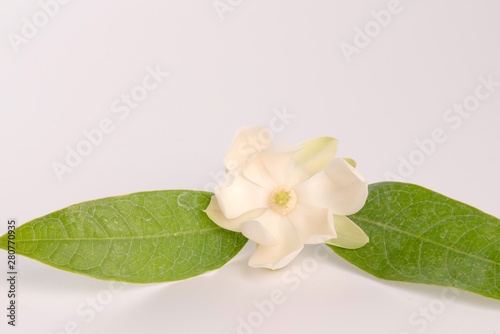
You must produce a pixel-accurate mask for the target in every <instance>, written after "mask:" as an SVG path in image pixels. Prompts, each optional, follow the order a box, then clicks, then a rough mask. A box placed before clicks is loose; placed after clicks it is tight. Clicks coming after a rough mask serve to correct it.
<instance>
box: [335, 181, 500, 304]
mask: <svg viewBox="0 0 500 334" xmlns="http://www.w3.org/2000/svg"><path fill="white" fill-rule="evenodd" d="M369 191H370V193H369V196H368V199H367V202H366V205H365V206H364V208H363V209H362V210H361V211H359V212H358V213H356V214H354V215H352V216H350V217H349V218H351V219H352V220H353V221H354V222H355V223H356V224H358V225H359V226H360V227H361V228H362V229H363V230H364V231H365V232H366V234H367V235H368V236H369V238H370V242H369V243H368V244H367V245H366V246H364V247H362V248H359V249H355V250H349V249H342V248H337V247H335V246H330V247H331V248H332V249H333V250H334V251H335V252H336V253H337V254H338V255H340V256H341V257H343V258H344V259H345V260H347V261H349V262H351V263H352V264H354V265H356V266H357V267H359V268H360V269H363V270H365V271H367V272H368V273H370V274H372V275H374V276H376V277H379V278H383V279H388V280H394V281H402V282H413V283H426V284H433V285H440V286H449V287H455V288H459V289H463V290H468V291H471V292H475V293H478V294H481V295H484V296H487V297H492V298H497V299H500V220H499V219H497V218H495V217H492V216H490V215H488V214H486V213H484V212H482V211H479V210H478V209H475V208H473V207H471V206H469V205H466V204H464V203H461V202H457V201H455V200H453V199H450V198H448V197H445V196H443V195H440V194H438V193H435V192H433V191H431V190H428V189H425V188H422V187H419V186H416V185H412V184H405V183H396V182H382V183H377V184H372V185H370V187H369Z"/></svg>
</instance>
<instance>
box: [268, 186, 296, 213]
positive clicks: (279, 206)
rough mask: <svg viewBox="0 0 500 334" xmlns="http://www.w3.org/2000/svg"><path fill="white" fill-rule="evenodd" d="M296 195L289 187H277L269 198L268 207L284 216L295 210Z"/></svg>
mask: <svg viewBox="0 0 500 334" xmlns="http://www.w3.org/2000/svg"><path fill="white" fill-rule="evenodd" d="M295 205H297V195H296V194H295V191H293V189H292V188H290V187H278V188H276V189H274V190H273V191H272V192H271V195H270V196H269V207H270V208H271V209H273V210H274V211H276V212H277V213H279V214H280V215H282V216H284V215H286V214H288V213H290V212H291V211H292V210H293V209H295Z"/></svg>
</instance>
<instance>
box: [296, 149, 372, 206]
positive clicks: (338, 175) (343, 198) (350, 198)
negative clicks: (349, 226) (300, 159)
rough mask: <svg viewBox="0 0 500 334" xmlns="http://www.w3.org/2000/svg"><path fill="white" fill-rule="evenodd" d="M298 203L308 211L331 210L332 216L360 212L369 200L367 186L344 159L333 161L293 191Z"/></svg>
mask: <svg viewBox="0 0 500 334" xmlns="http://www.w3.org/2000/svg"><path fill="white" fill-rule="evenodd" d="M294 189H295V192H296V194H297V198H298V202H299V203H300V204H302V205H305V206H308V207H321V208H330V209H331V210H332V212H333V214H336V215H350V214H353V213H355V212H357V211H359V210H360V209H361V208H362V207H363V205H364V204H365V202H366V197H367V196H368V183H367V182H366V180H365V179H364V178H363V176H362V175H361V174H360V173H358V171H356V169H354V168H353V167H352V166H351V165H350V164H349V163H347V162H346V161H345V160H344V159H341V158H335V159H333V160H332V162H331V163H330V164H329V165H328V167H327V168H326V170H325V171H321V172H319V173H316V174H314V175H313V176H311V177H310V178H309V179H308V180H306V181H305V182H303V183H301V184H299V185H297V186H295V187H294Z"/></svg>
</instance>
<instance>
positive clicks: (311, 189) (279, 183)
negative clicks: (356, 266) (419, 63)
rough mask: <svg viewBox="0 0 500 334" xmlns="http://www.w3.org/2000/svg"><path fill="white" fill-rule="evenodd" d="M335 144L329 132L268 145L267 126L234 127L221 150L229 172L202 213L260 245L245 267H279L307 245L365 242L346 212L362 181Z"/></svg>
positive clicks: (361, 195) (353, 208) (363, 189)
mask: <svg viewBox="0 0 500 334" xmlns="http://www.w3.org/2000/svg"><path fill="white" fill-rule="evenodd" d="M337 146H338V141H337V140H336V139H334V138H331V137H322V138H317V139H313V140H310V141H308V142H305V143H303V144H301V145H273V144H272V134H271V132H270V131H269V130H268V129H267V128H264V127H249V128H244V129H241V130H240V131H238V133H237V134H236V137H235V138H234V142H233V144H232V145H231V147H230V148H229V150H228V152H227V153H226V156H225V157H224V164H225V165H226V168H227V170H228V174H227V175H226V177H225V179H224V180H223V181H222V182H221V183H220V184H219V185H218V186H217V187H216V188H215V189H214V193H215V196H212V199H211V202H210V205H209V206H208V208H207V209H206V210H205V212H206V213H207V215H208V216H209V217H210V219H212V220H213V221H214V222H215V223H216V224H217V225H219V226H221V227H223V228H225V229H228V230H232V231H236V232H241V233H243V235H245V236H246V237H247V238H248V239H250V240H252V241H254V242H255V243H256V244H257V249H256V251H255V253H254V254H253V256H252V257H251V258H250V261H249V265H250V266H252V267H264V268H270V269H278V268H282V267H284V266H285V265H287V264H288V263H290V261H292V260H293V259H294V258H295V256H297V254H298V253H299V252H300V251H301V250H302V248H303V247H304V244H318V243H324V242H326V243H329V244H333V245H336V246H340V247H344V248H358V247H361V246H363V245H364V244H366V243H367V242H368V237H367V236H366V234H365V233H364V232H363V231H362V230H361V229H360V228H359V227H358V226H357V225H356V224H354V223H353V222H352V221H351V220H350V219H349V218H347V217H346V215H350V214H353V213H355V212H357V211H358V210H360V209H361V208H362V207H363V205H364V203H365V201H366V197H367V194H368V186H367V182H366V180H365V179H364V178H363V176H361V174H360V173H359V172H358V171H357V170H356V169H355V168H354V167H353V166H351V164H350V163H349V162H347V161H346V160H344V159H341V158H335V154H336V151H337ZM351 161H352V160H351Z"/></svg>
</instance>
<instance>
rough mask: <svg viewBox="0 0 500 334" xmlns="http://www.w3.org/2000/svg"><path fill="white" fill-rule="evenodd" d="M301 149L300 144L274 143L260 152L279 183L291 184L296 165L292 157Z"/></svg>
mask: <svg viewBox="0 0 500 334" xmlns="http://www.w3.org/2000/svg"><path fill="white" fill-rule="evenodd" d="M300 149H301V147H300V146H299V145H274V146H271V147H270V148H268V149H266V150H265V151H263V152H262V153H261V154H260V155H261V159H262V162H263V164H264V166H265V167H266V169H267V171H268V172H269V174H270V175H271V177H272V178H273V180H274V181H275V182H276V183H277V184H278V185H280V186H290V185H291V179H292V171H293V167H294V165H295V162H294V160H293V158H292V157H293V155H294V154H295V153H296V152H297V151H299V150H300Z"/></svg>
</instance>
